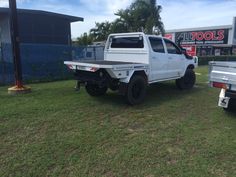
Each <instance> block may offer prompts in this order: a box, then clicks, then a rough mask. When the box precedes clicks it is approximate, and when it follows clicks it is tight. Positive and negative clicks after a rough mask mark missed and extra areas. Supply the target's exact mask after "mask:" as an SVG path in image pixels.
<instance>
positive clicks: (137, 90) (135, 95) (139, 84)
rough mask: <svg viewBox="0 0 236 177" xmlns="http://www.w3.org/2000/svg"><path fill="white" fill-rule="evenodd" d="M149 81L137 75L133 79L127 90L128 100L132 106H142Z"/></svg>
mask: <svg viewBox="0 0 236 177" xmlns="http://www.w3.org/2000/svg"><path fill="white" fill-rule="evenodd" d="M146 89H147V81H146V80H145V78H144V77H143V76H140V75H135V76H133V77H132V78H131V80H130V82H129V84H128V87H127V90H126V95H125V96H126V100H127V102H128V104H130V105H137V104H141V103H142V102H143V101H144V99H145V97H146Z"/></svg>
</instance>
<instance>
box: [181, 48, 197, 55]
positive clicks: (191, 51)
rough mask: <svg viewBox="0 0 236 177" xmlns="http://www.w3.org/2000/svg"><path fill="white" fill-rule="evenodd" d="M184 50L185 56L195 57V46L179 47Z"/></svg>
mask: <svg viewBox="0 0 236 177" xmlns="http://www.w3.org/2000/svg"><path fill="white" fill-rule="evenodd" d="M181 46H182V47H183V48H184V49H186V51H187V54H188V55H190V56H196V55H197V47H196V46H195V45H181Z"/></svg>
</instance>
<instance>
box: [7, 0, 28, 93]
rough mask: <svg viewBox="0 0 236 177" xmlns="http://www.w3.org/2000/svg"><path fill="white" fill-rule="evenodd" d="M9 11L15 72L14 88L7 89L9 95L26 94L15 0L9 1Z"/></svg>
mask: <svg viewBox="0 0 236 177" xmlns="http://www.w3.org/2000/svg"><path fill="white" fill-rule="evenodd" d="M9 10H10V25H11V28H10V33H11V45H12V53H13V61H14V71H15V86H14V87H12V88H9V89H8V92H9V93H14V94H15V93H26V92H29V91H30V88H27V87H24V86H23V82H22V69H21V56H20V37H19V31H18V17H17V7H16V0H9Z"/></svg>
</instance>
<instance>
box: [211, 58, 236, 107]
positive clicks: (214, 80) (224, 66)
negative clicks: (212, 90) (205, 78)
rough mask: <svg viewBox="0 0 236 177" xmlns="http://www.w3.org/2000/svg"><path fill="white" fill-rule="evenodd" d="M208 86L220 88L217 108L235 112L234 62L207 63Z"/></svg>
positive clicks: (235, 68) (235, 66)
mask: <svg viewBox="0 0 236 177" xmlns="http://www.w3.org/2000/svg"><path fill="white" fill-rule="evenodd" d="M209 66H210V69H209V80H210V86H212V87H216V88H221V92H220V95H219V103H218V106H220V107H223V108H224V110H226V111H233V110H234V111H235V110H236V62H215V61H212V62H210V63H209Z"/></svg>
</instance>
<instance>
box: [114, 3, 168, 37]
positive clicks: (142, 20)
mask: <svg viewBox="0 0 236 177" xmlns="http://www.w3.org/2000/svg"><path fill="white" fill-rule="evenodd" d="M161 10H162V8H161V6H159V5H158V6H157V3H156V0H136V1H135V2H134V3H132V4H131V6H130V7H129V8H127V9H125V10H119V11H118V12H117V13H116V15H117V16H119V20H120V21H121V22H122V23H123V25H124V26H126V27H127V31H128V32H134V31H143V32H145V33H149V34H153V33H158V34H164V25H163V22H162V21H161V16H160V13H161Z"/></svg>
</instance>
